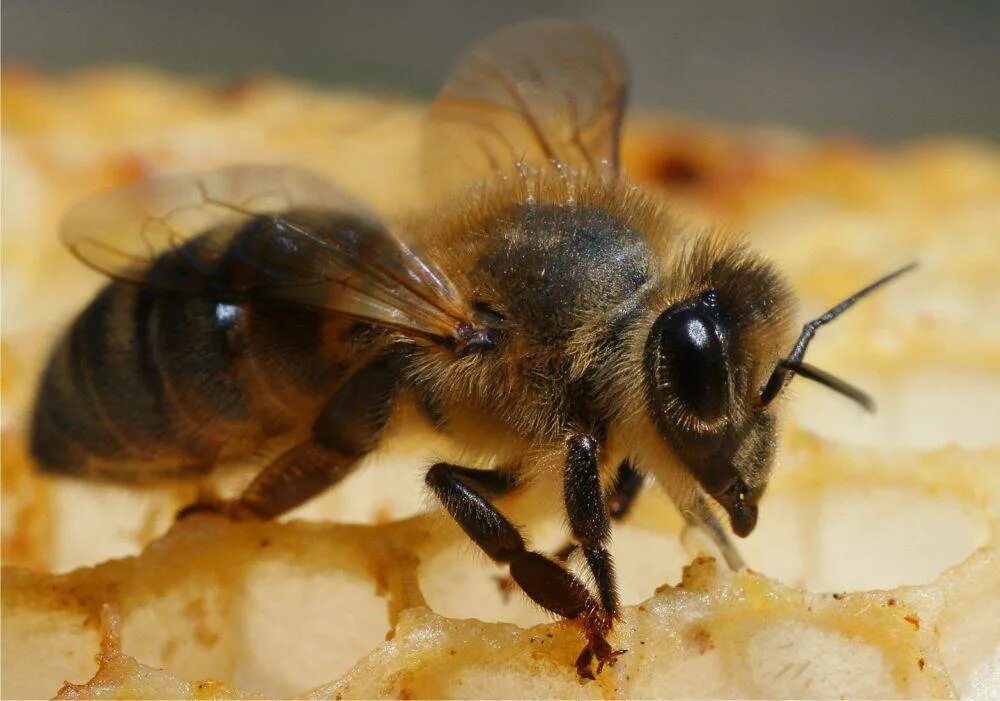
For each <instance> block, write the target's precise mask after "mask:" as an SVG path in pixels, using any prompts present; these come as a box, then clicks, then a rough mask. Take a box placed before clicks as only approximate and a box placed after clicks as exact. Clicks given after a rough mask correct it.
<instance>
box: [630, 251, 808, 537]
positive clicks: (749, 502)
mask: <svg viewBox="0 0 1000 701" xmlns="http://www.w3.org/2000/svg"><path fill="white" fill-rule="evenodd" d="M680 265H681V266H682V267H679V268H678V269H677V270H676V272H675V275H674V276H673V279H684V280H685V281H686V283H687V284H686V285H685V287H684V289H681V290H673V291H670V292H669V293H668V294H665V299H664V301H663V303H662V306H661V307H660V311H659V312H658V315H657V316H656V318H655V320H654V321H653V323H652V326H651V327H650V329H649V332H648V335H647V337H646V342H645V349H644V363H645V372H644V376H645V381H646V399H647V405H648V409H649V412H650V415H651V416H652V418H653V421H654V423H655V425H656V427H657V429H658V432H659V433H660V436H661V438H662V439H663V440H664V441H665V442H666V443H667V444H668V445H669V447H670V448H671V450H672V451H673V453H674V454H675V455H676V456H677V457H678V458H679V459H680V461H681V462H682V463H683V465H684V467H685V468H686V470H687V471H688V472H689V473H690V474H691V475H692V476H693V477H694V478H695V479H696V480H697V481H698V483H699V484H700V485H701V487H702V488H703V489H704V490H705V491H706V492H707V493H708V494H709V495H710V496H711V497H712V498H713V499H715V501H717V502H718V503H719V504H720V505H722V507H723V508H724V509H725V510H726V512H727V513H728V514H729V517H730V521H731V523H732V527H733V531H734V532H735V533H736V534H737V535H741V536H745V535H748V534H749V533H750V532H751V531H752V530H753V528H754V526H755V525H756V521H757V501H758V499H759V498H760V496H761V494H762V493H763V491H764V489H765V487H766V486H767V482H768V479H769V477H770V473H771V465H772V463H773V459H774V452H775V441H776V438H775V437H776V422H775V419H774V415H773V411H772V410H771V409H770V408H765V407H761V406H759V403H758V401H757V399H758V397H759V394H760V391H761V389H762V388H763V387H764V385H765V384H766V381H767V378H768V376H769V374H770V372H771V370H772V369H773V368H774V366H775V363H776V362H777V360H778V358H779V357H780V352H781V350H782V349H783V348H785V347H787V344H788V342H789V340H790V339H789V326H788V319H789V318H790V317H791V312H792V310H793V309H794V301H793V298H792V296H791V294H790V292H789V290H788V288H787V286H786V285H785V283H784V281H783V280H782V279H781V277H780V276H779V275H778V274H777V272H776V271H775V270H774V269H773V268H772V267H771V266H770V265H768V264H767V263H765V262H763V261H762V260H761V259H759V258H758V257H756V256H754V255H752V254H750V253H748V252H747V251H746V250H745V249H743V248H742V247H733V248H729V249H726V250H722V251H719V250H716V249H713V248H710V247H708V246H707V245H705V246H700V247H696V248H693V249H691V251H690V253H689V255H688V256H687V257H685V258H684V259H683V261H682V263H681V264H680Z"/></svg>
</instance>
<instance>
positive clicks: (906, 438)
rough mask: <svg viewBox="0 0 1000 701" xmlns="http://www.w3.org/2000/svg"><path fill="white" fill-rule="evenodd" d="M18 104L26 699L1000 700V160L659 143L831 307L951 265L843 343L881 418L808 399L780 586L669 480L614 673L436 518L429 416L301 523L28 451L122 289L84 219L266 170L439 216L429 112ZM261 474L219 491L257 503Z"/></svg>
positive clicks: (389, 104)
mask: <svg viewBox="0 0 1000 701" xmlns="http://www.w3.org/2000/svg"><path fill="white" fill-rule="evenodd" d="M2 109H3V115H4V120H3V144H2V149H3V166H4V176H5V177H4V178H3V183H2V187H3V192H2V196H3V211H2V233H3V238H2V247H3V248H2V253H3V280H4V284H3V292H4V294H3V300H2V304H3V312H2V313H3V336H2V351H3V353H2V383H0V392H2V399H3V417H2V428H3V440H2V451H3V455H2V457H3V481H2V487H3V491H2V497H3V504H2V506H3V528H2V536H3V539H2V544H3V552H2V556H3V561H4V567H3V579H2V623H3V626H2V627H3V634H2V658H3V659H2V689H0V692H2V695H3V696H4V697H5V698H13V697H23V698H34V697H52V696H57V697H59V698H98V697H102V698H121V697H128V698H244V697H253V696H255V695H260V696H272V697H273V696H284V697H289V696H305V697H309V698H355V697H363V698H387V697H394V698H424V697H434V698H452V697H464V698H501V697H503V698H548V697H573V698H617V697H674V698H696V697H702V698H704V697H715V698H765V697H766V698H801V697H809V698H843V697H868V698H900V697H907V698H918V697H937V698H947V697H955V696H961V697H968V698H996V697H998V696H1000V594H998V592H1000V550H998V548H1000V545H998V528H1000V471H998V469H997V468H998V465H1000V445H998V442H997V426H998V425H1000V421H998V418H1000V372H998V371H1000V342H998V341H1000V289H998V286H1000V285H998V282H997V270H998V264H1000V255H998V246H997V242H996V237H997V233H998V232H1000V153H998V152H997V150H996V148H995V147H994V146H993V145H990V144H983V143H976V142H973V141H970V140H964V139H961V138H956V137H949V138H939V139H933V140H925V141H923V142H919V143H909V144H902V145H898V146H893V147H885V148H876V147H874V146H872V145H869V144H865V143H863V142H860V141H858V140H855V139H850V138H846V137H844V138H833V137H828V138H818V137H808V136H805V135H801V134H798V133H795V132H793V131H789V130H778V129H767V130H764V129H737V128H733V127H728V126H721V125H713V124H707V123H703V122H696V121H692V120H683V119H678V118H675V117H671V116H669V115H660V116H656V115H650V116H646V117H642V118H639V119H637V120H635V121H633V122H631V123H630V124H628V125H627V128H626V140H625V143H624V159H625V165H626V170H627V171H628V173H629V175H630V176H631V177H632V178H633V179H635V180H637V181H639V182H642V183H644V184H645V185H647V186H648V187H651V188H653V189H656V190H659V191H661V192H662V193H663V194H664V196H665V197H668V198H670V200H671V202H672V203H673V205H674V206H675V207H676V208H677V209H678V211H680V212H682V213H683V216H685V217H687V218H689V219H690V220H691V221H692V222H700V221H713V222H719V223H721V224H722V225H723V226H726V227H729V228H734V229H738V230H741V231H745V232H747V233H748V235H749V237H750V238H751V240H752V241H753V243H754V245H756V246H757V247H758V248H760V249H762V250H763V251H765V252H766V253H767V254H768V255H769V256H770V257H772V258H773V259H774V260H775V261H777V263H778V264H779V266H781V267H782V269H784V270H785V271H786V272H787V273H788V275H789V277H790V278H791V280H792V281H793V283H794V284H795V286H796V288H797V289H798V291H799V293H800V295H801V298H802V300H803V302H802V306H803V314H804V315H805V314H814V313H816V312H820V311H822V310H823V309H825V308H826V307H828V306H829V304H830V303H831V302H833V301H835V300H837V299H840V298H841V297H842V296H843V295H844V294H845V293H847V292H850V291H853V290H854V289H857V288H858V287H860V286H861V285H863V284H864V283H866V282H867V281H869V280H870V279H874V278H875V277H877V276H878V275H880V274H882V273H884V272H886V271H888V270H890V269H892V268H894V267H896V266H898V265H899V264H902V263H906V262H908V261H910V260H914V259H917V260H919V261H920V263H921V267H920V268H919V270H918V272H917V273H915V274H913V275H911V276H910V277H909V278H908V279H906V280H905V281H900V282H899V283H898V284H895V285H893V286H890V288H887V289H886V290H885V291H884V292H882V293H880V294H879V295H878V296H877V297H874V298H872V299H871V300H867V301H865V303H864V304H863V305H860V306H858V307H857V308H856V309H854V310H851V312H850V313H849V314H848V315H846V316H845V317H843V319H842V320H838V322H837V324H836V329H834V328H833V327H831V329H830V330H828V331H824V333H823V334H822V335H821V337H820V338H819V340H817V342H816V343H815V344H814V346H813V347H812V348H811V350H810V354H811V357H810V359H811V361H812V362H815V363H816V364H817V365H819V366H821V367H825V368H829V369H831V370H835V371H836V372H837V373H838V374H841V375H843V376H845V377H848V378H850V379H851V380H852V381H855V382H857V383H858V384H861V385H862V386H864V387H865V388H866V389H868V390H869V391H871V392H872V394H874V396H875V397H876V398H877V400H878V402H879V405H880V411H879V413H878V414H877V415H875V416H869V415H867V414H864V413H862V412H860V411H859V410H858V409H857V408H856V407H854V406H852V405H850V404H848V403H846V402H844V401H843V400H842V399H841V398H838V397H836V396H834V395H832V394H830V393H826V392H824V391H823V390H822V389H821V388H816V387H811V386H807V383H803V382H798V383H793V385H792V388H793V393H794V395H795V396H794V399H793V400H792V401H791V402H789V406H788V409H789V417H788V420H787V421H786V427H785V430H784V431H785V432H784V435H783V438H782V448H781V451H780V462H779V465H778V468H777V470H776V475H775V478H774V480H773V482H772V486H771V489H770V490H769V492H768V495H767V496H766V498H765V499H764V501H763V502H762V508H761V518H760V523H759V525H758V528H757V530H756V531H755V532H754V534H753V535H752V536H751V537H750V538H749V539H747V540H746V541H741V542H740V546H741V548H742V550H743V552H744V555H745V557H746V559H747V561H748V562H749V565H750V569H748V570H744V571H741V572H736V573H734V572H730V571H729V570H727V569H726V568H725V567H724V566H721V565H720V564H718V562H717V561H716V559H715V558H714V556H715V555H717V553H714V552H713V551H712V546H711V545H710V543H709V542H708V541H707V540H706V539H704V538H703V537H701V536H700V534H699V533H697V532H689V531H685V530H684V529H683V527H682V522H681V520H680V518H679V517H678V516H677V514H676V513H675V511H674V510H673V508H672V507H671V506H670V503H669V501H668V500H667V498H666V497H665V496H664V494H663V493H662V492H660V491H659V490H658V489H657V488H656V486H655V485H651V487H650V489H648V490H647V491H645V492H644V493H643V495H642V496H641V497H640V499H639V502H638V504H637V506H636V508H635V509H634V511H633V512H632V514H631V515H630V517H629V518H628V519H627V520H626V521H625V522H624V523H621V524H618V525H616V528H615V535H614V542H613V546H612V553H613V555H614V557H615V559H616V561H617V563H618V564H619V569H620V576H621V580H622V582H621V588H622V596H623V600H624V602H625V603H626V604H627V606H626V607H625V609H624V612H623V616H622V620H621V621H620V623H619V624H618V625H617V627H616V630H615V632H614V634H613V637H612V640H611V642H612V644H613V645H615V646H616V647H620V648H627V649H628V653H627V654H625V655H623V656H622V657H621V658H620V659H619V661H618V664H616V665H615V666H614V667H612V668H608V669H606V670H605V671H604V672H603V673H602V674H601V675H599V677H598V679H597V680H596V681H592V682H583V681H581V680H579V679H578V678H577V676H576V673H575V670H574V667H573V660H574V659H575V657H576V654H577V653H578V652H579V650H580V647H581V642H582V641H581V637H580V633H579V631H578V630H577V629H576V628H574V626H573V624H571V623H568V622H564V621H554V620H553V619H551V618H550V617H549V616H547V615H546V614H545V613H544V612H543V611H541V610H539V609H538V608H536V607H534V606H533V605H532V604H531V603H530V602H529V601H528V600H527V599H526V598H524V597H523V596H521V595H519V594H518V593H517V592H510V591H507V590H505V589H504V588H503V587H502V586H500V584H499V576H500V575H502V571H501V570H500V569H498V568H496V567H495V566H494V565H492V564H491V563H489V562H488V561H487V560H486V559H485V557H483V556H481V555H479V554H478V553H477V551H475V549H474V548H473V547H472V546H471V545H470V544H469V543H468V541H467V539H466V538H465V537H464V536H463V535H462V533H461V532H460V531H459V530H458V528H457V527H456V526H454V524H452V523H451V522H450V521H448V520H447V519H446V518H444V517H442V516H441V515H440V513H438V512H437V511H436V510H435V509H434V508H433V504H432V502H431V500H430V498H429V496H428V495H427V494H426V492H425V491H424V488H423V486H422V485H423V481H422V467H424V466H426V465H427V464H428V462H429V461H430V460H431V459H433V457H434V456H435V455H437V454H439V452H443V451H446V450H448V449H449V446H447V445H444V444H441V442H440V439H438V438H436V437H434V436H426V435H413V434H411V433H407V432H406V431H405V430H404V429H405V428H406V427H405V425H403V424H404V423H405V422H403V421H400V422H399V424H398V425H394V426H392V427H391V429H390V440H388V441H387V445H386V448H385V450H383V451H381V452H380V453H379V454H378V455H377V456H374V457H373V458H372V459H371V460H370V463H371V464H370V465H368V466H367V467H366V468H365V469H362V470H360V471H358V472H357V473H356V474H355V475H353V476H352V477H350V478H349V479H348V480H347V482H346V483H344V484H343V485H342V486H340V487H338V488H337V489H336V490H333V491H332V492H330V493H329V494H327V495H324V496H323V497H321V498H319V499H317V500H315V501H314V502H312V503H310V504H307V505H306V506H304V507H302V508H301V509H299V510H298V511H296V512H294V513H293V514H291V516H290V518H288V519H285V520H283V521H282V522H278V523H229V522H226V521H224V520H221V519H218V518H214V517H210V516H196V517H192V518H190V519H188V520H185V521H183V522H180V523H173V514H174V513H175V512H176V510H177V508H178V507H180V506H182V505H184V504H186V503H188V502H190V501H191V500H192V499H193V498H194V497H195V495H196V492H197V489H199V485H193V484H177V485H161V486H157V487H149V488H143V489H128V488H124V487H119V486H113V485H106V484H89V483H80V482H71V481H59V480H50V479H45V478H42V477H40V476H38V475H37V474H36V473H35V472H34V471H33V470H32V468H31V465H30V462H29V460H28V458H27V456H26V454H25V449H24V431H25V416H26V412H27V409H28V407H29V405H30V401H31V394H32V390H33V385H34V382H35V378H36V376H37V373H38V371H39V370H40V365H41V363H42V362H43V361H44V356H45V351H46V348H47V347H48V345H49V344H50V343H52V341H53V340H54V338H55V337H56V335H57V334H58V332H59V329H60V328H61V326H62V325H63V324H65V323H66V322H67V320H68V319H69V318H70V317H71V315H72V314H73V312H74V311H75V310H76V309H77V308H79V306H80V305H81V304H82V302H83V300H84V299H85V298H86V297H87V296H88V295H89V294H91V293H92V291H93V290H95V289H96V288H97V286H98V285H100V284H101V280H100V279H99V277H98V276H97V275H96V274H94V273H92V272H91V271H89V270H87V269H86V268H84V267H83V266H81V265H79V264H78V263H77V262H76V261H75V260H73V259H72V257H71V256H70V255H69V254H68V253H67V252H66V251H64V250H63V249H62V248H61V247H60V245H59V243H58V242H57V239H56V236H55V233H54V232H55V226H56V222H57V220H58V217H59V215H60V213H61V212H62V211H64V210H65V209H66V207H68V206H69V205H70V204H72V203H73V202H75V201H77V200H79V199H81V198H82V197H84V196H85V195H86V194H89V193H90V192H92V191H94V190H96V189H98V188H101V187H105V186H111V185H115V184H120V183H125V182H129V181H132V180H135V179H138V178H143V177H147V176H150V175H155V174H158V173H163V172H183V171H197V170H206V169H211V168H215V167H222V166H225V165H229V164H232V163H234V162H246V161H254V162H261V163H294V164H297V165H301V166H305V167H309V168H312V169H314V170H316V171H318V172H321V173H325V174H326V175H328V176H329V177H330V178H331V179H333V180H334V181H336V182H337V183H338V184H340V185H342V186H343V187H344V188H345V189H347V190H348V191H349V192H350V193H351V194H353V195H355V196H357V197H359V198H362V199H364V200H365V201H367V202H369V203H371V205H372V206H373V207H374V208H376V209H377V210H378V211H380V212H382V213H384V214H385V215H386V216H393V215H398V214H399V213H401V212H405V211H407V210H408V209H410V208H413V207H419V205H420V202H421V188H420V178H419V172H418V169H417V162H418V157H417V156H418V149H419V143H420V142H419V134H420V119H421V113H422V107H421V106H420V105H414V104H411V103H407V102H400V101H393V100H391V99H387V98H378V99H375V98H371V97H366V96H360V95H348V94H338V93H327V92H323V91H320V90H318V89H315V88H311V87H307V86H303V85H297V84H294V83H291V82H288V81H286V80H283V79H278V78H255V79H250V80H246V81H242V82H240V83H235V84H231V85H225V86H219V85H210V84H206V83H201V82H198V81H193V80H190V79H181V78H177V77H173V76H170V75H163V74H156V73H149V72H144V71H126V70H121V69H111V68H106V69H101V70H95V71H90V72H85V73H79V74H74V75H70V76H62V77H57V76H50V75H42V74H37V73H31V72H26V71H20V72H12V71H7V72H6V74H5V75H4V91H3V105H2ZM252 467H253V466H252V465H245V466H237V467H234V468H232V469H228V470H225V471H220V473H219V474H218V475H216V476H214V480H215V484H214V487H215V488H218V489H220V490H222V491H223V492H226V491H230V492H231V491H234V490H236V489H238V488H239V485H240V484H241V483H242V482H244V481H245V480H246V479H248V477H249V474H250V471H251V470H252ZM552 489H553V486H552V485H547V484H545V482H544V480H542V481H540V482H539V484H538V485H536V486H535V487H534V488H533V489H532V490H529V491H528V492H526V493H525V494H520V495H518V496H516V497H511V498H509V499H507V500H506V501H503V502H501V506H502V508H503V509H504V511H505V512H506V513H508V514H509V515H510V516H511V517H512V518H513V519H514V520H515V521H516V522H517V523H520V524H524V525H525V527H526V529H527V532H528V534H529V535H530V537H531V540H532V542H533V543H534V544H535V545H536V546H537V547H539V548H543V549H548V548H555V547H557V546H558V545H560V544H561V543H562V541H563V540H564V538H565V537H566V533H565V524H564V523H563V520H562V518H561V517H560V514H559V506H558V504H554V503H553V502H552V500H551V497H550V495H551V494H552ZM572 564H573V565H574V567H575V568H577V569H578V570H579V571H582V568H580V567H579V565H580V564H581V563H576V562H573V563H572Z"/></svg>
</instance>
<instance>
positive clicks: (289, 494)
mask: <svg viewBox="0 0 1000 701" xmlns="http://www.w3.org/2000/svg"><path fill="white" fill-rule="evenodd" d="M401 385H402V381H401V379H400V358H399V357H398V356H396V355H395V354H392V353H387V354H384V355H382V356H379V357H377V358H375V359H374V360H372V361H371V362H370V363H368V364H367V365H365V366H363V367H362V368H361V369H359V370H358V371H357V372H356V373H355V374H354V375H352V376H351V377H350V378H349V379H348V380H347V381H346V382H345V383H344V384H343V385H341V387H340V388H339V389H338V390H337V392H336V393H335V394H334V395H333V397H331V398H330V400H329V401H328V402H327V403H326V405H325V406H324V407H323V409H322V411H321V412H320V415H319V417H318V418H317V419H316V421H315V422H314V423H313V428H312V435H311V436H310V437H309V438H308V439H307V440H305V441H303V442H301V443H299V444H297V445H294V446H292V447H291V448H289V449H288V450H286V451H285V452H284V453H282V454H281V455H279V456H278V457H277V458H275V459H274V461H272V462H271V463H270V464H269V465H267V466H266V467H265V468H264V469H263V470H261V472H260V473H259V474H258V475H257V476H256V477H255V478H254V479H253V481H252V482H251V483H250V484H249V485H248V486H247V487H246V489H244V490H243V492H242V494H240V496H239V497H238V498H236V499H233V500H229V501H208V502H200V503H195V504H192V505H190V506H188V507H186V508H184V509H182V510H181V511H180V512H179V513H178V514H177V517H178V518H184V517H186V516H188V515H190V514H193V513H198V512H204V511H208V512H214V513H221V514H223V515H225V516H228V517H230V518H234V519H242V518H258V519H272V518H276V517H278V516H280V515H281V514H283V513H285V512H287V511H290V510H292V509H294V508H295V507H297V506H299V505H300V504H303V503H304V502H306V501H308V500H309V499H311V498H313V497H315V496H317V495H319V494H320V493H321V492H323V491H325V490H326V489H328V488H330V487H332V486H333V485H335V484H336V483H338V482H340V481H341V480H342V479H344V477H346V476H347V475H349V474H351V473H352V472H353V471H354V469H355V468H356V467H357V466H358V464H359V463H360V462H361V459H362V458H363V457H365V456H366V455H367V454H368V453H370V452H371V451H372V450H373V449H374V448H375V446H376V445H377V444H378V442H379V439H380V438H381V435H382V431H383V430H384V429H385V426H386V424H387V423H388V421H389V417H390V415H391V414H392V408H393V406H394V403H395V399H396V396H397V395H398V394H399V390H400V388H401Z"/></svg>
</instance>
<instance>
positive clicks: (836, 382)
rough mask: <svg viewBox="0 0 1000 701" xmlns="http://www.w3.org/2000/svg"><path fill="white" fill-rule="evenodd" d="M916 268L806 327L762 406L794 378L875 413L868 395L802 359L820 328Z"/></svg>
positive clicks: (762, 397)
mask: <svg viewBox="0 0 1000 701" xmlns="http://www.w3.org/2000/svg"><path fill="white" fill-rule="evenodd" d="M916 267H917V264H916V263H910V264H909V265H904V266H903V267H902V268H900V269H899V270H895V271H893V272H891V273H889V274H888V275H886V276H884V277H881V278H879V279H878V280H876V281H875V282H873V283H871V284H870V285H868V286H867V287H864V288H862V289H860V290H858V291H857V292H855V293H854V294H852V295H851V296H850V297H848V298H847V299H845V300H843V301H841V302H839V303H838V304H837V305H836V306H834V307H833V308H831V309H830V310H829V311H827V312H826V313H825V314H821V315H820V316H818V317H816V318H815V319H813V320H812V321H810V322H808V323H807V324H806V325H805V326H803V327H802V333H801V334H800V335H799V340H797V341H796V342H795V345H794V346H793V347H792V352H791V353H789V354H788V357H787V358H784V359H782V360H780V361H778V365H777V367H776V368H774V372H772V373H771V377H770V379H768V381H767V385H765V387H764V390H763V391H762V392H761V393H760V398H759V399H758V403H759V405H760V406H767V405H768V404H770V403H771V401H773V400H774V398H775V397H777V396H778V394H779V393H780V392H781V390H783V389H784V388H785V385H787V384H788V382H789V381H790V380H791V379H792V375H793V374H794V375H801V376H802V377H807V378H809V379H810V380H815V381H816V382H819V383H820V384H822V385H825V386H826V387H829V388H830V389H832V390H834V391H836V392H839V393H841V394H843V395H844V396H846V397H850V398H851V399H853V400H854V401H856V402H858V403H859V404H861V406H863V407H865V408H866V409H868V410H869V411H871V410H873V409H874V406H875V405H874V402H872V400H871V398H870V397H868V395H866V394H865V393H864V392H862V391H861V390H859V389H857V388H856V387H854V386H852V385H849V384H848V383H846V382H844V381H843V380H840V379H838V378H836V377H834V376H833V375H830V374H828V373H826V372H824V371H822V370H820V369H819V368H815V367H813V366H811V365H807V364H805V363H803V362H802V356H804V355H805V354H806V348H807V347H808V346H809V342H810V341H812V339H813V336H815V335H816V331H817V330H819V328H820V327H821V326H823V325H824V324H828V323H829V322H831V321H833V320H834V319H836V318H837V317H838V316H840V315H841V314H843V313H844V312H846V311H847V310H848V309H850V308H851V307H853V306H854V305H855V303H857V302H858V301H860V300H861V299H863V298H865V297H867V296H868V295H870V294H871V293H872V292H874V291H875V290H877V289H878V288H880V287H882V286H883V285H885V284H887V283H889V282H892V281H893V280H895V279H896V278H898V277H899V276H900V275H903V274H905V273H908V272H910V271H911V270H913V269H914V268H916Z"/></svg>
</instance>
